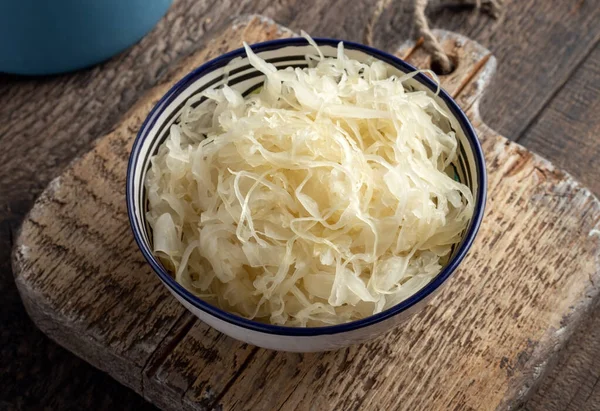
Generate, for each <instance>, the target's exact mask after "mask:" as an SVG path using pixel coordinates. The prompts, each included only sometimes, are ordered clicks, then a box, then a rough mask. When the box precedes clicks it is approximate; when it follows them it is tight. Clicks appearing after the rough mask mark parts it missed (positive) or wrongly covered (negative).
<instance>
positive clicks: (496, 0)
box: [414, 0, 502, 74]
mask: <svg viewBox="0 0 600 411" xmlns="http://www.w3.org/2000/svg"><path fill="white" fill-rule="evenodd" d="M457 1H458V3H459V4H461V5H466V6H471V7H473V8H475V9H476V10H478V11H479V10H481V11H484V12H485V13H487V14H489V15H490V16H491V17H493V18H495V19H498V18H499V17H500V14H501V11H502V0H457ZM427 3H428V0H415V11H414V14H415V15H414V18H415V27H416V29H417V33H418V36H420V37H422V38H423V48H424V49H425V50H426V51H427V52H428V53H429V54H431V64H432V66H437V67H439V69H440V73H439V74H448V73H450V72H451V71H452V70H453V69H454V67H453V64H452V61H451V60H450V57H449V56H448V55H447V54H446V53H445V52H444V49H443V48H442V45H441V44H440V42H439V41H438V39H437V38H436V37H435V36H434V35H433V33H432V32H431V29H430V28H429V24H427V18H426V17H425V9H426V8H427Z"/></svg>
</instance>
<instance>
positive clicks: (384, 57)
mask: <svg viewBox="0 0 600 411" xmlns="http://www.w3.org/2000/svg"><path fill="white" fill-rule="evenodd" d="M314 40H315V42H316V43H317V44H318V45H324V46H333V47H336V46H337V45H338V43H339V42H340V41H341V42H343V43H344V48H346V49H355V50H359V51H362V52H364V53H366V54H369V55H371V56H373V57H375V58H377V59H379V60H381V61H384V62H386V63H388V64H390V65H392V66H394V67H396V68H399V69H400V70H401V71H403V72H406V73H410V72H412V71H416V70H417V69H416V68H415V67H413V66H412V65H410V64H408V63H406V62H405V61H403V60H401V59H399V58H398V57H396V56H393V55H391V54H389V53H386V52H383V51H381V50H377V49H375V48H372V47H369V46H365V45H363V44H359V43H354V42H350V41H345V40H337V39H331V38H314ZM307 44H308V42H307V40H306V39H304V38H302V37H299V38H290V39H278V40H270V41H265V42H263V43H257V44H253V45H251V46H250V47H251V48H252V50H254V51H255V52H263V51H269V50H275V49H278V48H282V47H286V46H299V45H302V46H305V45H307ZM245 56H246V52H245V51H244V49H243V48H239V49H237V50H234V51H231V52H229V53H226V54H223V55H221V56H220V57H217V58H215V59H213V60H210V61H208V62H207V63H205V64H203V65H201V66H200V67H198V68H196V69H195V70H193V71H192V72H190V73H189V74H187V75H186V76H185V77H184V78H182V79H181V80H179V81H178V82H177V83H176V84H175V85H174V86H173V87H171V89H170V90H169V91H168V92H167V93H166V94H165V95H164V96H163V97H162V98H161V99H160V100H159V101H158V103H156V105H155V106H154V108H153V109H152V111H151V112H150V114H148V117H146V120H145V121H144V123H143V124H142V127H141V128H140V131H139V132H138V134H137V136H136V138H135V141H134V143H133V147H132V149H131V155H130V157H129V163H128V166H127V188H126V200H127V214H128V216H129V223H130V225H131V229H132V231H133V236H134V238H135V241H136V243H137V245H138V247H139V248H140V250H141V252H142V254H143V256H144V258H145V259H146V261H148V263H149V264H150V266H151V267H152V269H153V270H154V272H155V273H156V274H157V275H158V276H159V277H160V279H161V280H162V281H163V282H164V283H165V284H166V285H167V286H168V287H170V288H171V290H172V291H174V292H175V293H176V294H177V295H178V296H180V297H181V298H183V299H184V300H185V301H186V302H187V303H189V304H190V305H192V306H193V307H195V308H197V309H199V310H201V311H204V312H206V313H207V314H209V315H211V316H213V317H216V318H218V319H220V320H222V321H225V322H227V323H229V324H232V325H236V326H239V327H242V328H244V329H247V330H252V331H257V332H261V333H266V334H273V335H284V336H318V335H331V334H338V333H345V332H348V331H352V330H356V329H359V328H364V327H368V326H371V325H374V324H376V323H379V322H381V321H384V320H387V319H388V318H391V317H393V316H395V315H398V314H400V313H402V312H403V311H406V310H407V309H409V308H410V307H412V306H414V305H415V304H417V303H418V302H419V301H421V300H423V299H424V298H426V297H427V296H429V295H430V294H431V293H433V292H434V291H435V290H437V289H438V287H440V286H441V285H442V284H443V283H444V281H446V280H447V279H448V277H450V275H451V274H452V273H454V271H455V270H456V268H457V267H458V266H459V264H460V263H461V262H462V260H463V259H464V258H465V256H466V254H467V252H468V251H469V249H470V248H471V245H472V244H473V241H474V240H475V236H476V235H477V232H478V231H479V227H480V225H481V220H482V219H483V214H484V210H485V202H486V193H487V175H486V169H485V160H484V155H483V150H482V148H481V144H480V143H479V140H478V139H477V135H476V133H475V130H474V129H473V126H472V125H471V123H470V122H469V120H468V119H467V116H466V115H465V113H464V112H463V111H462V109H461V108H460V107H459V106H458V104H456V102H455V101H454V99H453V98H452V97H451V96H450V95H448V93H447V92H446V91H444V90H443V89H442V88H441V87H440V88H439V96H440V98H442V100H444V102H445V103H446V104H447V105H448V108H449V109H450V111H451V112H452V114H453V115H454V117H455V118H456V120H457V121H458V123H459V124H460V126H461V127H462V129H463V131H464V132H465V135H466V137H467V140H468V141H469V144H470V146H471V149H472V150H473V157H474V160H475V165H476V169H477V184H478V187H479V193H478V195H477V198H476V199H475V210H474V213H473V217H472V219H471V222H470V224H469V227H468V228H467V232H466V233H465V237H464V239H463V241H462V243H461V244H460V247H459V249H458V250H457V252H456V254H455V255H454V258H452V259H451V260H450V261H449V262H448V264H447V265H446V266H445V267H444V268H443V269H442V271H440V273H439V274H438V275H437V276H436V277H435V278H434V279H433V280H432V281H431V282H429V283H428V284H427V285H426V286H425V287H423V288H422V289H420V290H419V291H418V292H416V293H415V294H413V295H412V296H410V297H409V298H407V299H406V300H404V301H402V302H400V303H399V304H397V305H395V306H393V307H391V308H389V309H387V310H385V311H382V312H381V313H378V314H374V315H371V316H369V317H366V318H363V319H360V320H356V321H352V322H349V323H344V324H339V325H331V326H324V327H307V328H300V327H286V326H280V325H271V324H266V323H261V322H258V321H253V320H249V319H247V318H243V317H240V316H238V315H235V314H232V313H230V312H227V311H224V310H221V309H220V308H217V307H215V306H213V305H211V304H209V303H207V302H205V301H203V300H201V299H200V298H198V297H196V296H194V295H193V294H192V293H190V292H189V291H188V290H186V289H185V288H184V287H183V286H182V285H181V284H179V283H177V282H176V281H175V279H174V278H173V277H172V276H171V275H170V274H169V273H168V272H167V271H166V270H165V269H164V268H163V267H162V265H161V264H160V263H159V261H158V260H157V258H156V257H155V256H154V255H153V254H152V251H151V250H150V248H149V247H148V245H147V244H146V243H145V242H144V241H143V239H142V234H141V230H142V228H141V227H139V226H138V225H137V222H136V219H135V213H136V210H135V205H134V200H133V199H134V195H133V192H132V190H133V176H134V173H133V170H134V166H135V164H136V163H137V159H138V157H139V151H140V148H141V146H142V143H143V142H144V140H145V139H146V137H147V132H148V131H149V130H150V129H152V127H153V126H154V124H155V123H156V120H157V119H158V117H159V116H160V114H161V113H162V111H163V109H164V108H165V107H167V106H168V105H169V104H170V103H171V102H172V101H173V100H174V99H175V98H176V97H177V96H178V95H179V94H180V93H181V92H182V91H183V90H185V89H186V88H187V86H189V85H190V84H192V83H194V82H195V81H196V80H197V79H198V78H200V77H201V76H203V75H205V74H206V73H209V72H211V71H213V70H215V69H218V68H221V67H223V66H225V65H227V63H229V61H231V60H232V59H234V58H236V57H245ZM414 78H415V79H416V80H418V81H419V82H420V83H421V84H424V85H425V86H426V87H428V88H429V89H430V90H432V91H433V92H435V91H436V90H437V89H438V85H437V84H436V83H435V82H434V81H433V80H431V79H430V78H429V77H427V76H425V75H423V74H422V73H419V74H417V75H416V76H415V77H414ZM142 189H143V187H142ZM143 212H145V211H143Z"/></svg>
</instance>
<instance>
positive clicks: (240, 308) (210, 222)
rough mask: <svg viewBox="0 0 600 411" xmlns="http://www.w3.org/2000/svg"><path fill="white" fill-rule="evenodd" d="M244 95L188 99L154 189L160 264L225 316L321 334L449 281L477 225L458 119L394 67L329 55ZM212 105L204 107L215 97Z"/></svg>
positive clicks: (270, 69)
mask: <svg viewBox="0 0 600 411" xmlns="http://www.w3.org/2000/svg"><path fill="white" fill-rule="evenodd" d="M307 39H308V40H309V41H310V42H311V44H312V45H313V46H314V47H315V54H314V55H310V56H307V61H308V62H309V64H310V65H309V68H291V67H289V68H286V69H277V68H276V67H275V66H274V65H272V64H270V63H268V62H266V61H264V60H262V59H261V58H260V57H258V56H257V55H255V54H254V53H253V52H252V50H251V49H250V48H249V47H248V45H246V44H244V47H245V49H246V53H247V55H248V58H249V61H250V64H252V66H254V67H255V68H256V69H257V70H259V71H260V72H262V73H263V74H264V76H265V83H264V86H263V87H262V88H261V90H260V91H259V92H255V93H252V94H250V95H248V96H247V97H243V96H242V95H241V94H240V92H239V91H236V90H234V89H232V88H230V87H228V86H224V87H220V88H217V89H210V90H207V91H205V92H203V93H201V94H200V95H197V96H194V97H192V98H190V99H189V101H187V103H186V105H185V107H184V109H183V112H182V114H181V116H180V118H179V120H178V121H177V122H176V124H174V125H172V126H171V128H170V131H169V136H168V138H167V140H166V141H165V143H164V144H163V145H162V146H161V147H160V149H159V150H158V153H157V155H156V156H154V157H153V158H152V160H151V166H150V169H149V171H148V173H147V177H146V181H145V185H146V190H147V198H148V211H147V219H148V222H149V224H150V227H151V229H152V237H153V247H154V252H155V253H156V255H157V256H159V257H160V259H161V261H162V262H163V264H164V265H165V267H166V268H167V269H168V270H170V271H171V272H172V273H173V275H174V276H175V279H176V281H178V282H179V283H181V284H182V285H183V286H184V287H185V288H186V289H188V290H189V291H190V292H192V293H194V294H195V295H197V296H199V297H200V298H203V299H205V300H207V301H208V302H210V303H213V304H216V305H217V306H219V307H221V308H222V309H224V310H227V311H230V312H234V313H237V314H239V315H241V316H244V317H247V318H250V319H255V320H258V321H264V322H270V323H272V324H277V325H286V326H301V327H305V326H323V325H332V324H339V323H344V322H348V321H353V320H357V319H360V318H364V317H367V316H369V315H372V314H376V313H379V312H381V311H383V310H386V309H388V308H390V307H392V306H394V305H396V304H398V303H399V302H401V301H402V300H404V299H406V298H407V297H409V296H411V295H413V294H414V293H415V292H417V291H418V290H419V289H421V288H422V287H423V286H425V285H426V284H427V283H428V282H429V281H431V279H432V278H433V277H435V276H436V275H437V274H438V273H439V272H440V270H441V269H442V266H443V264H444V263H445V261H446V259H447V258H448V256H449V254H450V252H451V249H452V247H453V246H454V245H455V244H456V243H458V242H459V241H460V239H461V235H462V233H463V232H464V230H465V228H466V227H467V225H468V223H469V221H470V219H471V217H472V214H473V198H472V194H471V191H470V190H469V188H468V187H467V186H466V185H464V184H462V183H461V182H459V181H457V180H456V179H455V178H454V177H455V176H454V174H453V173H452V172H448V170H452V167H451V165H452V164H453V163H454V162H456V160H457V148H458V141H457V138H456V136H455V134H454V132H453V131H452V130H451V128H450V127H449V126H447V125H448V124H449V122H448V120H447V119H448V118H449V114H448V113H446V112H445V110H444V109H442V108H441V107H440V106H439V105H438V104H437V103H436V102H435V100H434V99H433V98H432V97H431V96H429V95H428V94H427V93H425V92H424V91H411V90H410V89H408V88H407V87H405V82H406V81H407V80H408V79H409V78H411V77H412V76H413V75H414V74H415V73H412V74H407V75H404V76H401V77H398V76H394V75H389V74H388V67H387V66H386V64H385V63H383V62H381V61H376V60H374V61H370V62H359V61H356V60H352V59H350V58H348V57H347V56H346V55H345V53H344V46H343V43H340V44H339V45H338V52H337V57H335V58H332V57H324V56H323V54H322V53H321V51H320V50H319V48H318V47H317V45H316V44H315V43H314V42H313V41H312V39H310V38H309V37H307ZM203 97H205V98H206V100H205V101H204V102H202V104H199V105H198V104H197V103H198V102H199V101H200V99H201V98H203Z"/></svg>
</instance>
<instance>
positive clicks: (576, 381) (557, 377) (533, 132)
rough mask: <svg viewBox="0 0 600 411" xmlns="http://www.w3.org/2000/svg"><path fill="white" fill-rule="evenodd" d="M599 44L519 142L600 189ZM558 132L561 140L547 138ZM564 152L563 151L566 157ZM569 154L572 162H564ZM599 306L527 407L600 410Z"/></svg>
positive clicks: (533, 409) (550, 410) (538, 410)
mask: <svg viewBox="0 0 600 411" xmlns="http://www.w3.org/2000/svg"><path fill="white" fill-rule="evenodd" d="M598 95H600V46H596V48H595V50H594V51H593V53H592V54H591V55H590V57H589V58H588V60H586V62H585V63H584V64H583V65H582V66H581V67H580V68H579V69H578V70H577V71H576V72H575V74H574V75H573V76H572V78H571V79H570V80H569V82H568V83H567V85H566V86H565V87H564V88H563V89H562V90H561V91H560V92H559V93H558V94H557V95H556V96H555V97H554V99H553V100H552V102H551V103H550V104H549V105H548V108H547V109H546V110H545V111H544V113H543V114H542V115H541V116H540V117H539V118H538V119H537V120H536V122H535V123H534V125H533V126H532V127H531V128H530V129H529V130H528V132H527V133H526V134H525V135H524V137H523V139H522V140H521V141H522V143H523V144H526V145H528V146H529V147H532V148H533V149H534V150H536V151H538V152H540V153H542V154H543V155H545V156H546V157H547V158H549V159H551V160H552V161H553V162H554V163H555V164H557V165H560V166H561V167H564V168H565V169H567V170H569V171H571V172H572V173H574V174H576V175H579V176H580V178H581V181H582V182H584V183H585V184H586V185H588V186H589V187H590V188H591V189H592V190H593V191H594V192H596V193H600V180H599V179H598V175H599V174H600V165H598V159H599V158H600V116H598V113H599V112H600V99H599V98H598ZM550 135H557V136H559V138H554V139H553V138H549V136H550ZM564 153H567V156H565V154H564ZM568 158H571V161H568ZM599 330H600V307H597V308H596V309H595V311H594V312H593V314H592V316H591V318H590V319H589V320H588V321H586V324H585V325H583V326H582V327H581V329H580V330H579V331H578V332H577V333H576V335H575V336H574V337H573V338H572V339H571V341H570V342H569V344H568V345H567V347H566V349H565V352H564V353H562V355H561V359H560V362H559V364H558V366H557V370H560V372H556V373H553V374H552V375H551V376H549V378H548V380H547V381H545V382H544V384H543V385H542V386H541V389H540V391H539V393H537V394H536V395H535V396H534V397H533V398H532V401H531V402H530V404H529V405H528V408H529V409H530V410H531V411H559V410H569V411H576V410H590V411H591V410H599V409H600V331H599Z"/></svg>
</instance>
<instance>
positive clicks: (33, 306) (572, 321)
mask: <svg viewBox="0 0 600 411" xmlns="http://www.w3.org/2000/svg"><path fill="white" fill-rule="evenodd" d="M238 24H243V23H238ZM489 75H490V76H491V73H489ZM478 101H479V99H476V101H475V103H474V105H473V107H471V109H470V112H471V114H473V117H472V118H474V122H475V123H476V124H477V123H478V124H477V127H478V129H479V130H480V131H483V132H482V135H484V138H485V136H486V135H490V136H491V135H493V134H494V133H493V132H492V131H491V130H489V129H486V126H485V125H483V124H482V123H481V121H480V119H479V118H478V110H477V105H478ZM132 110H134V109H132ZM130 112H131V111H130ZM126 116H127V115H126ZM511 144H514V143H511ZM515 147H516V150H517V151H519V150H523V153H527V154H528V152H527V151H526V150H525V149H522V148H520V147H519V146H516V145H515ZM535 161H536V162H539V163H540V164H544V168H547V169H549V170H552V169H553V167H552V166H551V165H550V163H548V162H545V160H543V159H541V158H539V157H537V156H535ZM563 177H564V178H565V179H566V180H569V182H570V183H572V185H573V187H575V188H577V187H580V186H579V185H578V183H576V182H574V180H573V179H572V178H571V177H570V176H569V175H567V174H564V175H563ZM581 189H582V190H583V188H581ZM596 201H597V200H596ZM19 238H20V237H19ZM17 245H18V242H17ZM18 259H19V253H18V248H15V253H14V259H13V262H14V264H13V266H14V268H15V270H18V267H19V264H18ZM597 271H599V270H597ZM15 276H16V277H17V279H18V278H19V274H18V272H17V271H15ZM597 292H598V289H597V287H592V289H591V290H590V300H591V301H593V300H594V298H593V297H595V296H596V295H597ZM25 300H27V299H24V302H25V303H26V307H27V309H28V311H29V312H30V315H31V314H32V313H37V315H42V316H43V314H44V311H46V310H45V309H44V307H41V306H40V300H39V299H36V298H32V299H30V300H31V301H25ZM582 304H585V305H586V307H588V306H591V303H588V302H587V301H585V302H582ZM583 312H584V311H578V315H579V316H581V315H582V313H583ZM32 317H33V315H32ZM34 318H35V317H34ZM38 318H39V317H38ZM180 318H181V317H180ZM565 321H566V322H568V323H569V326H568V328H567V329H565V330H562V331H561V333H560V334H559V335H558V336H554V337H556V338H557V341H558V343H559V344H561V343H562V342H564V340H565V339H566V337H567V336H568V334H569V333H570V330H572V328H573V327H574V326H575V325H576V323H577V321H578V318H568V319H566V320H565ZM67 322H68V321H67ZM39 325H40V328H42V326H43V327H44V328H46V330H47V332H48V334H50V335H51V336H52V334H54V335H55V337H56V339H57V340H58V341H59V343H61V344H62V345H65V346H67V347H69V345H71V346H73V348H74V349H75V351H76V352H79V351H78V349H82V347H79V346H77V344H74V343H73V342H72V341H69V340H70V338H69V337H68V336H64V335H62V336H61V335H60V333H59V332H58V330H57V328H60V327H61V325H57V327H54V328H53V327H52V325H49V324H44V322H43V321H42V322H39ZM42 329H43V328H42ZM46 330H45V331H46ZM558 348H560V347H558ZM539 354H540V358H541V353H539ZM536 357H538V356H536V353H535V351H534V353H533V355H531V356H530V358H529V361H530V362H535V359H536ZM85 359H86V360H88V361H90V362H92V364H94V365H96V366H98V367H99V368H102V362H103V360H102V359H94V358H85ZM539 367H541V368H539ZM546 368H547V367H545V366H544V364H538V369H540V370H541V371H540V375H541V372H542V371H543V370H544V369H546ZM111 374H112V373H111ZM119 377H121V378H122V375H120V376H119ZM538 377H539V376H538ZM537 379H538V378H536V380H537ZM122 382H124V383H125V384H127V382H126V381H122ZM127 385H130V384H127ZM130 386H132V387H133V388H134V389H136V390H138V392H139V390H140V388H141V387H140V386H139V385H137V384H131V385H130ZM529 388H530V387H529ZM529 388H527V387H525V388H524V387H515V390H517V391H518V392H522V397H523V398H524V396H525V394H527V392H529Z"/></svg>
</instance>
